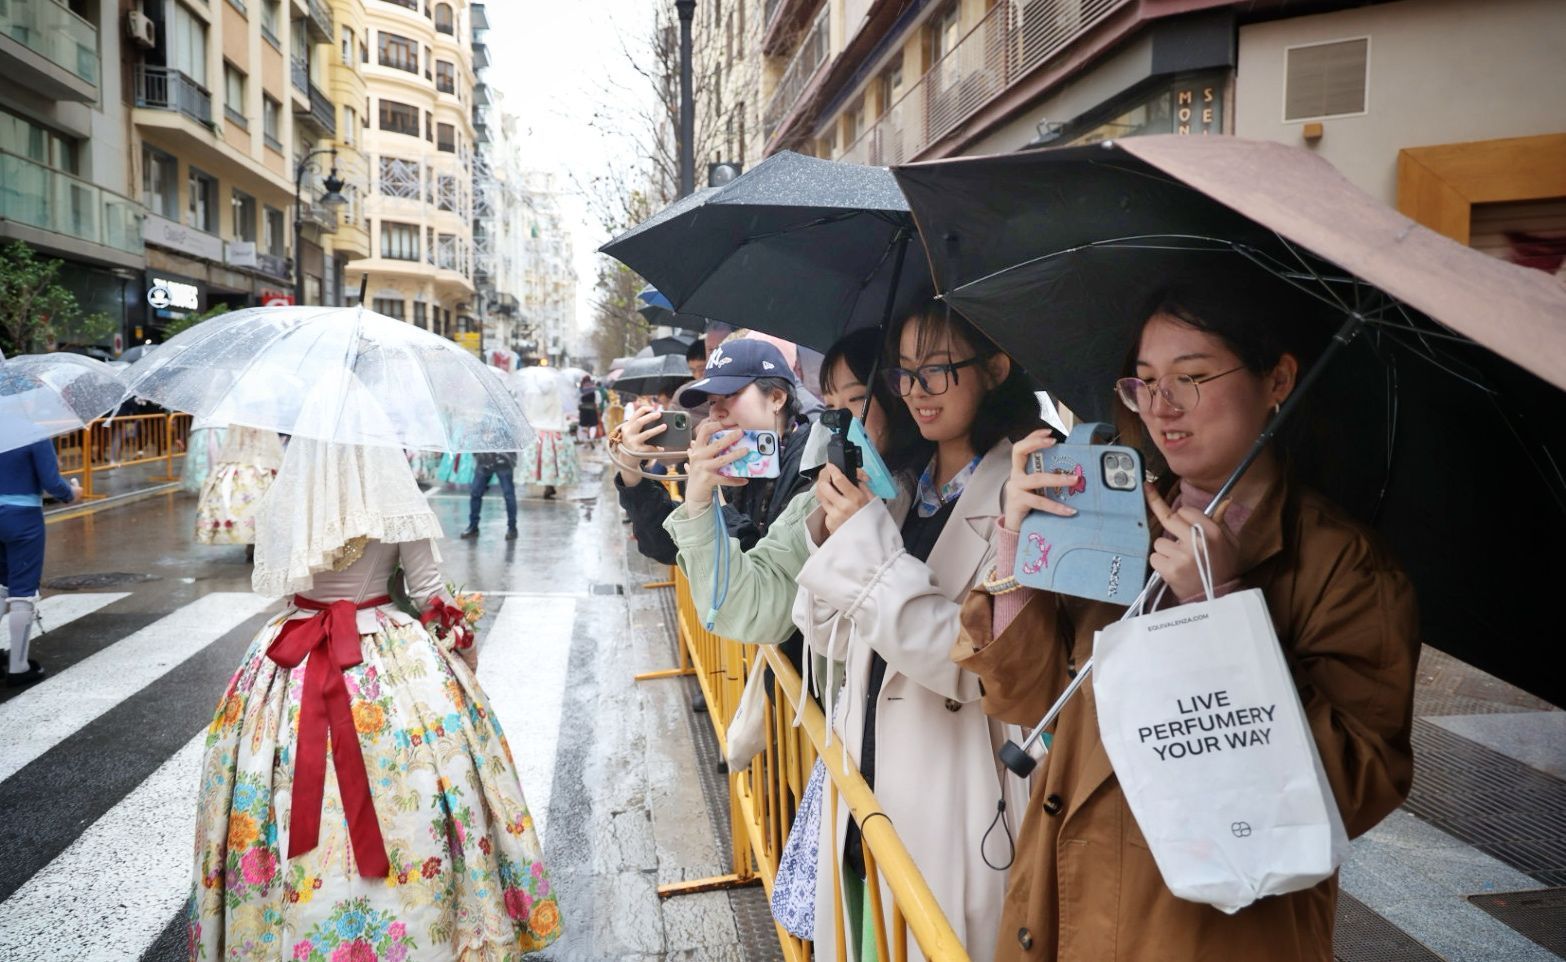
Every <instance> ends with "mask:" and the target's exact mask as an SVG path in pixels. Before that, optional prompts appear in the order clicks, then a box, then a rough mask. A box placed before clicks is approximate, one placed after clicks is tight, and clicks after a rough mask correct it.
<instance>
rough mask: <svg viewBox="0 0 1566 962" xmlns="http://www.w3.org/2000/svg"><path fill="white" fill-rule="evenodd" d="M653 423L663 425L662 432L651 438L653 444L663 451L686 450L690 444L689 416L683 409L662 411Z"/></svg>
mask: <svg viewBox="0 0 1566 962" xmlns="http://www.w3.org/2000/svg"><path fill="white" fill-rule="evenodd" d="M653 423H654V424H661V425H663V433H661V434H659V435H658V436H657V437H656V438H654V439H653V442H652V443H653V446H654V447H657V448H661V449H663V450H665V451H687V450H689V449H690V446H691V416H690V414H689V413H687V412H685V411H663V412H661V413H659V415H658V420H656V421H654V422H653Z"/></svg>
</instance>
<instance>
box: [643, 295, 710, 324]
mask: <svg viewBox="0 0 1566 962" xmlns="http://www.w3.org/2000/svg"><path fill="white" fill-rule="evenodd" d="M636 296H637V298H638V299H640V300H641V302H642V306H641V307H638V308H637V309H636V313H638V314H640V315H641V316H642V319H643V320H645V321H646V322H647V323H648V324H651V325H652V326H654V327H678V328H683V329H685V330H687V331H695V332H696V333H697V334H700V333H701V332H703V331H705V330H706V329H707V319H706V318H705V317H697V316H696V315H695V314H680V313H677V312H676V311H675V310H674V305H673V304H670V303H669V299H668V298H667V297H664V296H663V294H662V293H660V292H659V291H658V289H657V288H656V287H653V286H651V285H649V286H647V287H646V288H644V289H643V290H642V292H641V293H640V294H638V295H636Z"/></svg>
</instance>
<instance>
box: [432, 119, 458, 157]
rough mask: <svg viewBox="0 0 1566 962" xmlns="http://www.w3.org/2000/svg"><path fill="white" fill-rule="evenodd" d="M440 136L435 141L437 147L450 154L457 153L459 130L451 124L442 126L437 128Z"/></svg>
mask: <svg viewBox="0 0 1566 962" xmlns="http://www.w3.org/2000/svg"><path fill="white" fill-rule="evenodd" d="M435 129H436V130H437V131H439V134H438V135H437V137H436V140H435V147H436V149H438V150H443V151H445V152H446V153H448V154H453V153H456V152H457V128H456V127H453V126H452V125H451V124H441V125H440V126H438V127H436V128H435Z"/></svg>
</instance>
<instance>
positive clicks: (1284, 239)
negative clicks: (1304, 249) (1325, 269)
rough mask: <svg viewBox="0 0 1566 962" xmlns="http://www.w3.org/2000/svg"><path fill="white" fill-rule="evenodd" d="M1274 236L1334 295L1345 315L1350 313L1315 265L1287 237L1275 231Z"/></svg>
mask: <svg viewBox="0 0 1566 962" xmlns="http://www.w3.org/2000/svg"><path fill="white" fill-rule="evenodd" d="M1272 236H1274V237H1276V238H1278V241H1279V242H1280V243H1282V244H1283V248H1284V250H1286V251H1288V252H1289V253H1290V254H1292V255H1294V259H1295V260H1297V261H1299V262H1300V266H1301V267H1303V268H1305V270H1306V271H1307V272H1308V273H1309V274H1310V276H1311V278H1312V279H1313V280H1315V281H1316V282H1317V283H1318V284H1320V285H1321V286H1322V287H1323V288H1324V289H1325V290H1326V291H1327V293H1329V294H1331V295H1332V299H1333V300H1334V301H1337V303H1338V306H1339V307H1341V308H1342V309H1343V311H1344V313H1349V312H1350V308H1349V306H1348V305H1347V304H1346V303H1344V301H1343V298H1341V297H1339V296H1338V295H1337V292H1336V291H1334V290H1333V289H1332V287H1331V285H1329V284H1328V283H1327V282H1326V281H1324V280H1322V277H1321V273H1320V272H1319V271H1317V270H1316V268H1315V266H1314V265H1312V264H1310V263H1309V262H1308V261H1307V260H1306V259H1305V258H1304V257H1302V256H1300V252H1299V250H1297V249H1296V248H1295V246H1294V244H1293V243H1292V242H1291V241H1290V240H1289V239H1288V238H1287V237H1284V236H1283V235H1282V234H1280V233H1278V232H1277V231H1273V232H1272Z"/></svg>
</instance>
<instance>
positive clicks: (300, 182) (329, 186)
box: [294, 147, 348, 304]
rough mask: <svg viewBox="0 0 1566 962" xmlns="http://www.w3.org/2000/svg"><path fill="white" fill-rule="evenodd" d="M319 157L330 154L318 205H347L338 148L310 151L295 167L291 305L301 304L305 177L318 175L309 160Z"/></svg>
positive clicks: (336, 206)
mask: <svg viewBox="0 0 1566 962" xmlns="http://www.w3.org/2000/svg"><path fill="white" fill-rule="evenodd" d="M321 154H331V155H332V167H331V170H330V171H329V172H328V173H327V175H326V179H325V180H323V181H322V182H321V185H322V186H323V187H325V188H326V193H325V194H322V195H321V204H322V205H323V206H325V207H330V208H332V209H333V210H337V209H338V208H342V207H347V206H348V198H346V197H344V196H343V179H342V178H341V177H339V176H337V148H336V147H321V148H318V149H316V150H312V151H310V152H309V153H308V154H305V155H304V157H303V158H301V159H300V161H299V164H298V166H296V167H295V168H294V303H295V304H303V303H304V248H303V247H302V243H301V242H302V241H303V239H304V176H305V174H307V173H319V172H320V170H321V168H320V166H319V165H318V164H314V163H312V162H311V161H312V160H314V158H316V157H318V156H320V155H321Z"/></svg>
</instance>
